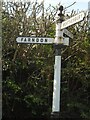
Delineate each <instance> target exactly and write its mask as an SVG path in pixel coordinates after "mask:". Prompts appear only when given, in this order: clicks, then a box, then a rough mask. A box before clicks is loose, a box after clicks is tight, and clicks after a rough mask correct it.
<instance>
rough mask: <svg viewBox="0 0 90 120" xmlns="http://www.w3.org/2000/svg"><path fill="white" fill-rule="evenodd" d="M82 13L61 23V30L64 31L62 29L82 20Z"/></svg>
mask: <svg viewBox="0 0 90 120" xmlns="http://www.w3.org/2000/svg"><path fill="white" fill-rule="evenodd" d="M84 16H85V15H84V12H81V13H79V14H77V15H76V16H74V17H71V18H70V19H68V20H66V21H64V22H62V24H61V29H64V28H67V27H69V26H71V25H73V24H76V23H77V22H80V21H82V20H83V19H84Z"/></svg>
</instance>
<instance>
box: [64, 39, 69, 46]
mask: <svg viewBox="0 0 90 120" xmlns="http://www.w3.org/2000/svg"><path fill="white" fill-rule="evenodd" d="M63 44H64V45H66V46H69V38H68V37H65V38H64V39H63Z"/></svg>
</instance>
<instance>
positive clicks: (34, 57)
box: [2, 2, 90, 120]
mask: <svg viewBox="0 0 90 120" xmlns="http://www.w3.org/2000/svg"><path fill="white" fill-rule="evenodd" d="M56 11H57V6H55V7H54V6H51V5H49V6H48V7H47V8H45V7H44V3H43V2H42V3H41V4H39V3H36V2H35V3H31V2H28V3H20V2H19V3H15V2H8V3H4V2H3V3H2V45H3V50H2V54H3V58H2V63H3V70H2V72H3V94H2V97H3V119H4V118H7V119H9V118H12V119H14V118H17V119H19V118H20V119H27V118H37V119H39V118H45V119H46V120H47V119H50V114H51V108H52V94H53V79H54V78H53V76H54V56H55V50H54V47H53V45H39V44H38V45H37V44H17V43H16V38H17V37H18V36H31V35H33V34H34V35H35V36H44V37H46V36H47V37H55V23H54V18H55V14H56ZM75 14H77V12H75V11H74V10H73V11H72V12H71V15H65V19H68V18H70V17H72V16H74V15H75ZM68 30H69V31H71V32H72V33H73V35H74V38H73V39H72V40H70V46H68V47H66V48H63V49H62V77H61V112H60V117H61V118H63V119H69V118H73V119H74V118H79V119H80V118H81V119H88V120H90V35H89V33H88V32H87V21H86V19H85V20H84V21H83V22H81V23H78V24H77V25H73V26H71V27H69V28H68Z"/></svg>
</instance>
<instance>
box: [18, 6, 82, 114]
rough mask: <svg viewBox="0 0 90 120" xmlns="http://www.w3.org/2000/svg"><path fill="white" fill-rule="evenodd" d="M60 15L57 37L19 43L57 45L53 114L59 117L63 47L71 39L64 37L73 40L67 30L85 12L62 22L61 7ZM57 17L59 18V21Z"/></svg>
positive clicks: (19, 40) (30, 38) (29, 39)
mask: <svg viewBox="0 0 90 120" xmlns="http://www.w3.org/2000/svg"><path fill="white" fill-rule="evenodd" d="M59 10H60V15H59V14H57V15H56V35H55V39H54V38H48V37H18V38H17V39H16V41H17V43H27V44H55V50H56V54H55V67H54V83H53V102H52V114H53V115H54V116H58V113H59V112H60V82H61V53H60V51H61V47H62V46H65V45H66V46H68V45H69V38H66V37H63V34H66V35H67V36H68V37H70V38H73V35H72V34H71V33H70V32H69V31H68V30H66V29H65V28H67V27H69V26H71V25H73V24H75V23H77V22H80V21H82V20H83V18H84V12H81V13H79V14H78V15H76V16H74V17H72V18H70V19H68V20H66V21H64V22H62V19H61V17H62V15H63V14H62V11H63V6H60V9H59ZM57 16H59V17H58V18H59V19H57Z"/></svg>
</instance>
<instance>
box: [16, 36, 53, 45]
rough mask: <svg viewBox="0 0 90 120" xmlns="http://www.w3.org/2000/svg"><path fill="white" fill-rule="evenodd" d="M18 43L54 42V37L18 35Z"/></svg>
mask: <svg viewBox="0 0 90 120" xmlns="http://www.w3.org/2000/svg"><path fill="white" fill-rule="evenodd" d="M16 41H17V43H27V44H52V43H53V42H54V38H47V37H18V38H17V39H16Z"/></svg>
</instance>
